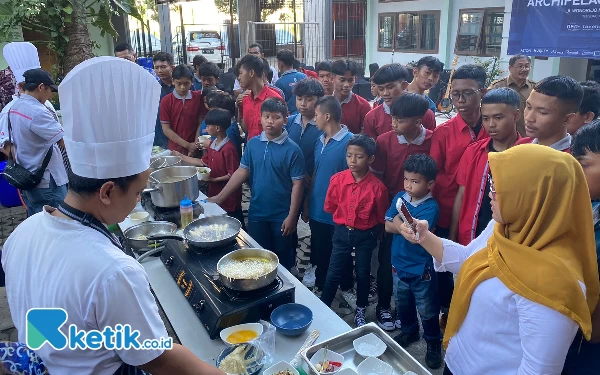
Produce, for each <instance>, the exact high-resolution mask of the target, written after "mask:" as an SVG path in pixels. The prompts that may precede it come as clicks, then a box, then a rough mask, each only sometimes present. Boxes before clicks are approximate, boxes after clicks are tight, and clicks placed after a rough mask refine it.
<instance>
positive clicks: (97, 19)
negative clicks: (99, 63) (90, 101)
mask: <svg viewBox="0 0 600 375" xmlns="http://www.w3.org/2000/svg"><path fill="white" fill-rule="evenodd" d="M0 14H4V15H5V16H3V17H2V18H0V35H8V30H10V29H12V28H13V27H15V26H21V27H22V28H23V29H28V30H32V31H37V32H40V33H43V34H47V35H48V36H49V37H50V41H49V42H48V46H49V48H50V49H51V50H53V51H54V52H55V53H56V56H57V58H58V64H57V66H56V71H55V74H56V75H57V76H64V75H65V74H67V73H68V72H70V71H71V69H73V68H74V67H75V66H76V65H77V64H79V63H81V62H83V61H85V60H87V59H89V58H92V57H94V53H93V49H94V47H95V45H94V43H93V42H92V40H91V38H90V33H89V28H88V25H92V26H95V27H97V28H99V29H100V32H101V35H102V36H104V35H106V34H107V33H108V34H109V35H111V36H112V37H113V38H116V37H117V36H118V34H117V31H116V30H115V28H114V26H113V24H112V21H111V17H112V16H113V15H121V14H129V15H132V16H134V17H137V18H139V17H140V14H139V12H138V9H137V8H136V5H135V0H8V1H6V2H4V3H2V4H0Z"/></svg>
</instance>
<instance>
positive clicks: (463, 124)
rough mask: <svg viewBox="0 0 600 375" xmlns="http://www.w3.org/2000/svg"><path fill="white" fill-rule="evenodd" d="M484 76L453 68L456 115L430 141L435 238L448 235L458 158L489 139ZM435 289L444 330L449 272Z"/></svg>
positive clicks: (451, 282) (479, 71) (441, 276)
mask: <svg viewBox="0 0 600 375" xmlns="http://www.w3.org/2000/svg"><path fill="white" fill-rule="evenodd" d="M486 77H487V74H486V72H485V69H484V68H483V67H481V66H479V65H473V64H468V65H463V66H461V67H460V68H458V69H456V71H455V72H454V75H453V76H452V81H451V82H450V84H451V85H452V90H451V92H450V96H451V100H452V104H453V105H454V108H456V112H458V114H457V115H456V116H454V117H453V118H451V119H450V120H448V121H446V122H445V123H444V124H442V125H440V126H438V127H437V128H436V129H435V131H434V132H433V137H432V138H431V151H430V155H431V157H432V158H433V160H435V163H436V165H437V167H438V175H437V178H436V181H435V186H434V188H433V191H432V193H433V197H434V198H435V200H436V202H438V205H439V206H440V218H439V220H438V224H437V228H436V235H437V236H439V237H442V238H448V235H449V233H450V220H451V219H452V207H453V206H454V198H456V194H457V193H458V183H457V182H456V172H457V170H458V163H459V162H460V158H461V157H462V155H463V153H464V152H465V150H466V148H467V146H468V145H470V144H471V143H474V142H476V141H478V140H481V139H484V138H488V137H489V135H488V134H487V133H486V131H485V129H483V126H482V125H481V110H480V105H481V97H482V96H483V95H484V94H485V92H486V85H485V81H486ZM438 290H439V293H440V305H441V306H442V314H443V315H442V319H441V322H440V326H441V327H442V329H444V328H446V320H447V317H448V315H447V313H448V309H449V308H450V301H451V299H452V292H453V291H454V279H453V276H452V273H450V272H440V273H439V274H438Z"/></svg>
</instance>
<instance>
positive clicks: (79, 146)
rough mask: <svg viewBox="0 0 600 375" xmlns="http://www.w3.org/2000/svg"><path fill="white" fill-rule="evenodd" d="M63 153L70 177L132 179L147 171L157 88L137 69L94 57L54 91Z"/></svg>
mask: <svg viewBox="0 0 600 375" xmlns="http://www.w3.org/2000/svg"><path fill="white" fill-rule="evenodd" d="M58 93H59V96H60V107H61V114H62V120H63V121H62V123H63V128H64V130H65V136H64V140H65V147H66V149H67V154H68V155H69V161H70V162H71V169H72V171H73V173H74V174H76V175H77V176H81V177H88V178H94V179H108V178H118V177H126V176H132V175H135V174H138V173H141V172H143V171H145V170H147V169H148V167H149V166H150V157H151V154H152V143H153V141H154V126H155V124H156V112H157V110H158V103H159V99H160V85H159V84H158V82H157V81H156V79H155V78H154V77H153V76H152V75H151V74H150V73H148V72H147V71H146V70H145V69H144V68H142V67H141V66H139V65H137V64H135V63H133V62H131V61H128V60H124V59H119V58H116V57H110V56H103V57H95V58H92V59H89V60H86V61H84V62H82V63H81V64H79V65H77V66H76V67H75V68H73V70H71V72H69V74H67V76H66V77H65V78H64V80H63V81H62V83H61V84H60V86H59V87H58Z"/></svg>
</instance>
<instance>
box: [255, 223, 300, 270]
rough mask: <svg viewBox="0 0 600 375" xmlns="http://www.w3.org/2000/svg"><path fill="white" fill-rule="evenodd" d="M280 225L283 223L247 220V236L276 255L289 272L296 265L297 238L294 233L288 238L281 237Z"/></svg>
mask: <svg viewBox="0 0 600 375" xmlns="http://www.w3.org/2000/svg"><path fill="white" fill-rule="evenodd" d="M282 224H283V222H280V221H276V222H270V221H254V220H248V234H250V236H251V237H252V238H254V239H255V240H256V242H258V243H259V245H260V246H262V247H264V248H265V249H267V250H271V251H272V252H274V253H275V254H277V256H278V257H279V263H281V265H282V266H284V267H285V268H287V269H288V270H289V269H291V268H292V267H294V265H295V264H296V243H297V242H298V237H297V235H296V232H294V233H292V234H290V235H289V236H284V235H282V234H281V225H282Z"/></svg>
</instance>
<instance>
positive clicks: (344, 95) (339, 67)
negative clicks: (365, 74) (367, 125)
mask: <svg viewBox="0 0 600 375" xmlns="http://www.w3.org/2000/svg"><path fill="white" fill-rule="evenodd" d="M359 71H360V67H359V66H358V64H357V63H356V62H354V61H352V60H348V59H341V60H336V61H334V62H333V64H332V66H331V72H332V73H333V88H334V91H333V96H335V98H336V99H337V100H339V101H340V103H342V121H341V123H342V124H344V125H346V127H348V130H350V132H351V133H352V134H360V133H361V132H362V127H363V121H364V119H365V116H366V115H367V113H369V111H370V110H371V105H370V104H369V102H368V101H367V100H366V99H364V98H363V97H362V96H359V95H356V94H355V93H353V92H352V88H353V87H354V83H355V82H356V75H357V74H358V73H359Z"/></svg>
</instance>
